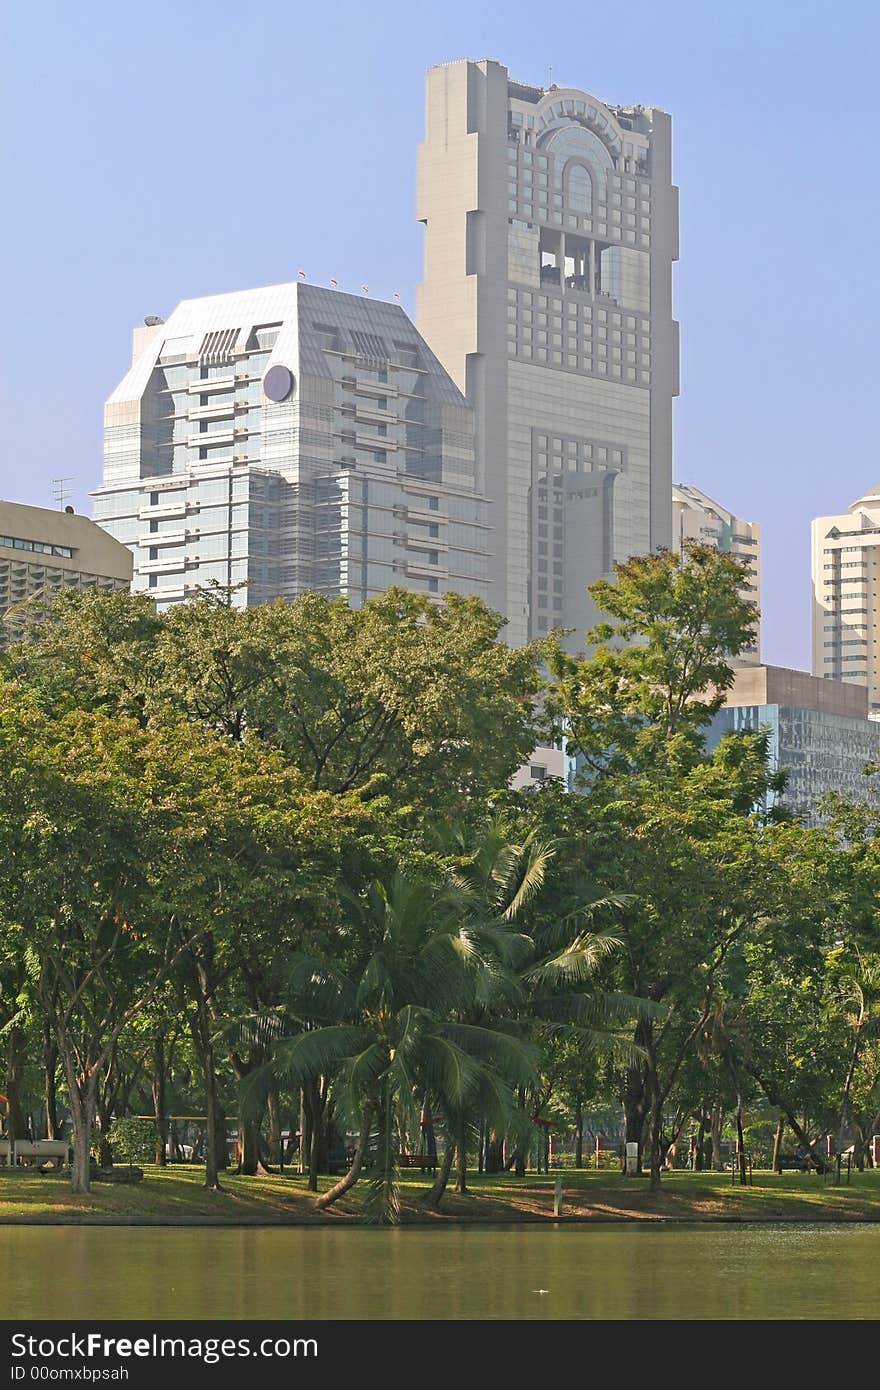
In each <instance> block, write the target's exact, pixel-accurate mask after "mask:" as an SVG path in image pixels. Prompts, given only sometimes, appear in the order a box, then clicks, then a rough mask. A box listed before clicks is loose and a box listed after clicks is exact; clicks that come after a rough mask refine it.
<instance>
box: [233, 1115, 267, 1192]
mask: <svg viewBox="0 0 880 1390" xmlns="http://www.w3.org/2000/svg"><path fill="white" fill-rule="evenodd" d="M260 1123H261V1122H260V1121H259V1120H250V1119H248V1120H243V1119H241V1118H240V1117H239V1121H238V1170H237V1171H238V1172H239V1173H243V1174H244V1175H245V1177H249V1178H252V1177H253V1176H254V1175H255V1174H256V1173H258V1172H259V1171H260V1169H261V1168H262V1167H263V1164H262V1162H261V1159H260ZM264 1171H265V1170H264Z"/></svg>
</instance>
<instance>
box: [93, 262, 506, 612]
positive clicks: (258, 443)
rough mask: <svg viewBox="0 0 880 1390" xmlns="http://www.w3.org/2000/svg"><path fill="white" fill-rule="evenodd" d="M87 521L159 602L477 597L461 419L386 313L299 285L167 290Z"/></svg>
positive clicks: (476, 519) (390, 311)
mask: <svg viewBox="0 0 880 1390" xmlns="http://www.w3.org/2000/svg"><path fill="white" fill-rule="evenodd" d="M104 439H105V444H104V474H103V481H102V485H101V487H100V488H99V489H97V491H96V492H95V493H94V515H95V520H96V521H98V522H99V523H100V525H101V526H102V527H104V528H105V529H106V530H107V531H108V532H110V534H111V535H113V536H114V537H116V538H117V539H118V540H120V541H122V542H123V543H124V544H125V545H127V546H128V547H129V548H130V549H131V551H132V554H133V556H134V588H135V590H138V591H146V592H149V593H151V594H152V595H153V597H154V599H155V601H156V604H157V607H158V608H159V609H160V610H162V609H164V608H167V607H168V606H169V605H170V604H172V603H177V602H180V601H181V600H182V599H185V598H187V597H189V596H191V595H192V594H193V593H194V592H196V591H198V590H200V589H203V588H205V587H207V586H210V585H211V584H212V583H218V584H221V585H232V586H242V587H241V588H239V589H238V590H237V592H236V595H235V600H234V601H235V602H236V603H239V604H241V605H244V604H252V603H259V602H262V601H264V600H267V599H272V598H276V597H282V598H287V599H289V598H293V597H295V596H296V595H297V594H300V593H303V592H304V591H306V590H317V591H319V592H322V593H326V594H329V595H343V596H345V597H346V598H347V599H348V600H349V601H350V602H351V603H352V604H353V605H355V606H358V605H360V604H361V603H363V602H364V601H365V600H366V599H368V598H370V597H371V596H374V595H376V594H378V593H381V592H382V591H383V590H385V589H387V588H388V586H389V585H391V584H397V585H401V586H403V587H405V588H408V589H414V590H417V591H420V592H424V593H426V594H431V595H437V596H438V597H439V596H440V595H442V594H443V593H445V592H447V591H450V590H452V591H456V592H459V593H465V594H477V595H479V596H481V597H485V596H486V594H487V589H488V583H487V568H488V559H487V552H488V540H487V538H488V518H487V506H486V502H485V499H484V498H483V497H482V495H481V494H480V492H479V490H478V487H477V482H476V464H475V440H474V416H473V412H472V410H471V409H470V407H469V406H468V404H467V402H466V401H465V399H464V397H463V396H462V394H461V392H460V391H459V390H458V388H457V387H456V386H455V384H454V383H453V382H452V381H451V379H450V378H449V376H448V375H447V373H446V371H445V370H444V369H443V367H442V366H441V365H440V363H439V362H438V360H437V358H436V357H435V356H434V355H433V353H432V352H431V351H430V349H429V348H428V346H427V344H426V343H425V342H424V341H423V339H422V338H421V337H420V336H419V334H418V333H417V332H416V331H415V329H414V328H413V326H412V324H411V322H410V320H409V319H408V318H407V316H406V314H405V313H404V311H403V310H402V309H401V308H400V307H399V306H398V305H395V304H386V303H382V302H379V301H374V300H370V299H367V298H359V297H357V296H354V295H347V294H340V293H338V292H336V291H334V290H329V289H323V288H320V287H317V286H313V285H306V284H291V285H277V286H272V287H269V288H266V289H259V290H251V291H244V292H241V293H235V294H226V295H216V296H212V297H210V298H205V299H193V300H185V301H184V302H183V303H181V304H180V305H178V307H177V308H176V309H175V310H174V313H173V314H172V315H171V316H170V318H169V319H168V321H167V322H162V321H159V320H150V321H148V322H147V323H146V324H145V327H144V328H140V329H136V330H135V333H134V343H133V356H132V365H131V368H130V370H129V371H128V372H127V374H126V376H125V377H124V378H123V380H122V382H121V383H120V385H119V386H118V387H117V389H116V390H115V391H114V392H113V395H112V396H111V397H110V398H109V400H108V402H107V405H106V408H105V432H104Z"/></svg>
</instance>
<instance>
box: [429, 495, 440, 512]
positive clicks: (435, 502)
mask: <svg viewBox="0 0 880 1390" xmlns="http://www.w3.org/2000/svg"><path fill="white" fill-rule="evenodd" d="M439 506H440V498H439V497H429V498H428V510H429V511H432V512H436V511H437V509H438V507H439Z"/></svg>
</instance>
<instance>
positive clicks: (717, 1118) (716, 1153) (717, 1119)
mask: <svg viewBox="0 0 880 1390" xmlns="http://www.w3.org/2000/svg"><path fill="white" fill-rule="evenodd" d="M723 1120H724V1115H723V1112H722V1109H721V1106H720V1105H713V1106H712V1114H711V1118H710V1121H709V1124H710V1130H711V1135H712V1169H713V1171H714V1172H716V1173H723V1172H724V1159H723V1158H722V1157H721V1126H722V1123H723Z"/></svg>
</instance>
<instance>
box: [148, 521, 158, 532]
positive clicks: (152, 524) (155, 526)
mask: <svg viewBox="0 0 880 1390" xmlns="http://www.w3.org/2000/svg"><path fill="white" fill-rule="evenodd" d="M158 529H159V523H158V521H151V522H150V531H151V532H152V533H153V534H155V533H156V531H158Z"/></svg>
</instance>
